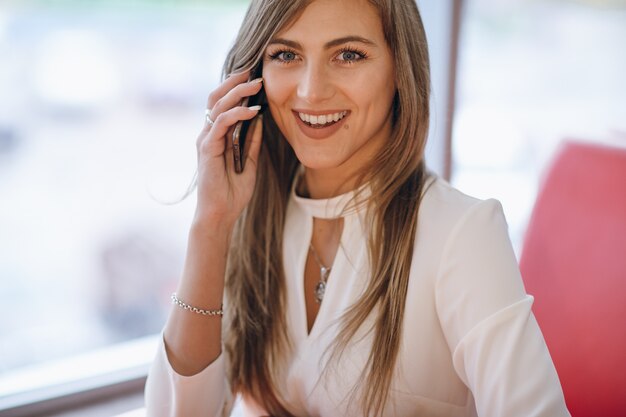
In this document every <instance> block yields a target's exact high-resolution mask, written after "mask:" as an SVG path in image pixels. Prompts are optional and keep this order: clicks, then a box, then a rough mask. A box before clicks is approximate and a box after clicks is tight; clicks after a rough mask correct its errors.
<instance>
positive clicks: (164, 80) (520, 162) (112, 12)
mask: <svg viewBox="0 0 626 417" xmlns="http://www.w3.org/2000/svg"><path fill="white" fill-rule="evenodd" d="M432 1H435V0H432ZM425 2H427V1H422V3H425ZM246 7H247V1H244V0H241V1H233V0H223V1H217V0H213V1H200V0H196V1H192V0H187V1H183V0H127V1H123V0H117V1H115V0H93V1H87V0H82V1H81V0H73V1H71V0H56V1H54V0H47V1H46V0H39V1H36V0H24V1H8V0H0V398H1V397H2V396H3V395H4V396H8V395H10V394H15V393H16V392H20V391H21V390H28V389H29V383H33V384H41V383H45V384H53V383H54V381H55V379H54V378H55V376H54V375H49V376H47V377H43V376H41V374H37V375H39V377H38V379H37V381H35V380H34V379H33V378H20V377H19V375H22V376H23V375H33V374H32V373H29V372H34V370H36V369H38V367H45V365H46V364H50V363H58V361H60V360H63V359H66V358H70V357H73V356H76V355H83V354H89V353H93V352H104V351H106V349H107V348H108V347H113V346H119V345H120V344H122V343H125V342H130V341H133V340H142V338H146V337H147V338H149V339H148V340H151V341H153V340H154V338H155V337H156V335H157V334H158V332H159V331H160V330H161V327H162V326H163V324H164V320H165V317H166V313H167V311H168V309H169V294H170V293H171V291H172V290H173V288H174V287H175V284H176V281H177V279H178V275H179V273H180V271H181V267H182V261H183V256H184V250H185V242H186V234H187V229H188V226H189V222H190V219H191V216H192V211H193V208H194V204H195V201H194V197H193V196H191V197H190V198H188V199H187V200H185V201H184V202H183V203H181V204H178V205H163V204H159V203H158V202H157V201H155V200H165V201H167V200H175V199H177V198H178V197H180V196H181V195H182V194H183V192H184V191H185V190H186V188H187V186H188V185H189V183H190V181H191V179H192V176H193V173H194V170H195V139H196V135H197V133H198V131H199V129H200V128H201V127H202V123H203V112H204V107H205V101H206V96H207V94H208V92H209V91H210V90H211V89H212V88H214V87H215V86H216V85H217V83H218V82H219V78H220V73H221V65H222V63H223V60H224V57H225V54H226V52H227V50H228V48H229V46H230V45H231V42H232V40H233V37H234V34H235V31H236V29H237V28H238V26H239V23H240V22H241V20H242V18H243V13H244V12H245V9H246ZM625 41H626V4H625V2H624V1H618V0H614V1H609V0H597V1H591V0H589V1H582V0H579V1H576V0H560V1H559V0H528V1H522V0H467V1H465V2H464V4H463V14H462V19H461V26H460V44H459V51H458V62H457V72H456V103H455V106H454V119H453V124H452V127H451V129H452V140H451V153H450V155H449V158H450V160H449V161H450V168H451V178H450V180H451V181H452V183H453V184H454V185H455V186H457V187H459V188H460V189H461V190H463V191H464V192H466V193H468V194H471V195H474V196H477V197H480V198H488V197H495V198H498V199H499V200H501V201H502V203H503V205H504V209H505V213H506V216H507V220H508V222H509V227H510V234H511V237H512V241H513V244H514V246H515V248H516V250H517V251H518V255H519V248H520V244H521V242H522V239H523V236H524V230H525V227H526V224H527V222H528V217H529V214H530V210H531V209H532V206H533V203H534V199H535V196H536V193H537V189H538V186H539V184H540V179H541V176H542V173H543V172H544V169H545V166H546V164H547V163H548V162H549V161H550V158H551V157H552V155H553V153H554V150H555V149H557V147H558V146H559V144H560V143H561V141H562V140H563V139H564V138H572V137H573V138H581V139H587V140H592V141H598V142H605V143H611V144H614V145H617V146H622V147H626V133H625V132H626V77H625V76H624V74H626V48H625V47H624V43H625ZM150 354H152V353H151V352H150ZM98 357H99V356H97V355H96V356H91V358H92V359H91V360H90V361H91V362H98V361H99V360H98ZM104 357H105V356H102V358H104ZM147 359H148V360H150V359H151V357H148V358H147ZM103 360H104V359H103ZM144 360H145V358H144ZM100 365H101V366H102V365H103V363H102V362H101V363H100ZM104 366H105V367H106V366H107V365H106V363H105V364H104ZM42 369H43V368H42ZM54 369H55V370H56V371H55V372H56V374H59V372H58V368H54ZM61 373H62V372H61ZM57 376H58V375H57ZM17 381H20V382H19V383H18V382H17ZM29 381H30V382H29ZM42 381H44V382H42Z"/></svg>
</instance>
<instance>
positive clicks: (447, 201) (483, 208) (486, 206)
mask: <svg viewBox="0 0 626 417" xmlns="http://www.w3.org/2000/svg"><path fill="white" fill-rule="evenodd" d="M419 210H420V211H419V224H418V227H419V228H422V229H424V228H426V229H428V230H431V229H435V230H437V231H438V233H442V234H446V233H452V232H453V231H454V230H453V229H454V228H455V227H459V225H460V224H461V223H463V222H464V221H473V220H474V221H475V220H480V219H483V220H487V219H500V218H501V219H503V218H504V214H503V211H502V205H501V204H500V202H499V201H498V200H496V199H487V200H481V199H478V198H476V197H472V196H469V195H467V194H465V193H463V192H461V191H459V190H458V189H456V188H454V187H453V186H452V185H450V184H449V183H448V182H447V181H445V180H444V179H442V178H440V177H437V176H431V177H429V178H428V180H427V181H426V184H425V187H424V191H423V197H422V201H421V203H420V208H419Z"/></svg>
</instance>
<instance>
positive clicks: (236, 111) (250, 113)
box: [197, 106, 261, 156]
mask: <svg viewBox="0 0 626 417" xmlns="http://www.w3.org/2000/svg"><path fill="white" fill-rule="evenodd" d="M260 108H261V106H252V107H241V106H239V107H234V108H232V109H230V110H228V111H225V112H224V113H221V114H220V115H219V116H218V117H217V119H216V120H215V123H214V124H213V127H211V128H210V129H208V128H206V127H205V129H203V133H201V135H200V137H199V138H198V142H197V146H198V150H201V149H202V148H204V149H205V151H206V152H208V153H209V154H210V155H211V156H218V155H222V154H223V153H224V152H225V148H226V146H225V143H224V137H225V136H226V135H227V133H228V132H229V131H231V130H232V127H233V126H234V125H235V124H236V123H237V122H239V121H241V120H250V119H252V118H253V117H254V116H256V115H257V114H258V112H259V110H260ZM227 142H228V141H227Z"/></svg>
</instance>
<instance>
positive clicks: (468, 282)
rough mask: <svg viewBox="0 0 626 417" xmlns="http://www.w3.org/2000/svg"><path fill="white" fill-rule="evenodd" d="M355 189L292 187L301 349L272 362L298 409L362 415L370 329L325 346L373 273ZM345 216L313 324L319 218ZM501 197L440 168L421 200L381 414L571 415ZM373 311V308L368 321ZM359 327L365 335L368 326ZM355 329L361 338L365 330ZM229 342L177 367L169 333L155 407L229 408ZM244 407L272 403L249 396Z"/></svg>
mask: <svg viewBox="0 0 626 417" xmlns="http://www.w3.org/2000/svg"><path fill="white" fill-rule="evenodd" d="M352 196H353V193H347V194H344V195H341V196H338V197H334V198H331V199H324V200H312V199H307V198H302V197H299V196H298V195H296V193H295V189H294V191H292V194H291V198H290V201H289V205H288V209H287V218H286V224H285V231H284V233H285V236H284V237H285V239H284V246H283V251H284V253H283V259H284V267H285V276H286V279H287V286H286V288H287V306H286V308H287V314H288V325H289V329H288V331H289V335H290V337H291V340H292V342H293V346H294V349H293V353H292V354H291V356H289V357H287V358H285V361H284V366H282V367H280V368H281V369H276V373H277V374H278V375H277V377H276V379H275V380H276V381H278V382H277V384H278V391H279V392H278V394H279V395H280V397H281V398H282V399H283V401H284V404H285V405H286V406H287V407H288V408H289V409H290V411H291V413H292V414H294V415H296V416H358V415H361V414H362V412H361V409H360V408H359V406H360V404H359V401H354V400H353V399H351V398H350V395H349V394H350V392H351V389H352V388H353V387H354V386H355V384H356V383H357V381H359V378H360V375H361V370H362V369H363V367H364V364H365V363H366V360H367V357H368V354H369V352H370V347H371V342H372V338H373V335H372V333H370V334H367V335H365V337H364V338H362V339H361V340H359V341H358V342H355V343H354V344H353V345H351V346H350V347H349V348H348V350H346V352H345V354H344V355H343V356H342V359H341V361H340V362H339V363H338V364H337V366H336V367H333V368H331V371H330V372H328V373H326V374H324V375H323V376H322V370H323V364H322V363H321V362H322V361H321V358H322V354H323V353H324V351H325V349H326V348H327V347H328V346H329V345H330V344H332V342H333V340H334V338H335V336H336V334H337V332H338V329H339V324H338V320H337V319H338V318H339V317H340V316H341V315H342V313H343V312H344V311H346V309H347V308H348V307H349V306H350V305H352V304H353V303H354V302H355V300H356V299H357V298H358V296H359V295H360V294H361V293H362V291H363V289H364V288H365V285H366V283H367V280H368V276H369V271H368V268H369V266H368V262H367V247H366V240H367V239H366V230H367V229H366V227H367V219H366V218H365V209H364V206H363V205H361V206H360V207H359V206H356V207H355V206H354V205H353V206H352V207H350V208H348V210H347V212H342V209H344V208H346V206H347V204H348V202H349V201H350V199H351V197H352ZM339 216H343V217H344V227H343V232H342V236H341V243H340V245H339V249H338V252H337V255H336V257H335V261H334V264H333V268H332V270H331V273H330V276H329V278H328V285H327V287H326V293H325V296H324V301H323V302H322V304H321V307H320V310H319V313H318V315H317V318H316V320H315V323H314V325H313V327H312V329H311V332H310V334H307V316H306V307H305V301H304V269H305V262H306V257H307V254H308V247H309V243H310V241H311V235H312V226H313V218H314V217H316V218H336V217H339ZM532 304H533V297H532V296H529V295H527V294H526V292H525V290H524V286H523V283H522V279H521V276H520V273H519V270H518V266H517V261H516V259H515V256H514V253H513V250H512V248H511V243H510V240H509V237H508V232H507V224H506V221H505V218H504V215H503V212H502V207H501V205H500V203H499V202H498V201H496V200H486V201H481V200H477V199H474V198H472V197H469V196H466V195H464V194H462V193H461V192H459V191H457V190H455V189H454V188H452V187H451V186H450V185H449V184H447V183H446V182H445V181H443V180H441V179H434V180H433V182H432V184H431V186H430V187H428V188H427V190H426V192H425V194H424V197H423V200H422V203H421V206H420V212H419V221H418V227H417V234H416V238H415V247H414V253H413V261H412V264H411V275H410V282H409V287H408V295H407V300H406V309H405V319H404V324H403V326H404V327H403V334H402V339H401V345H400V351H399V353H398V360H397V363H396V368H395V373H394V377H393V382H392V387H391V392H390V400H389V401H388V402H387V406H386V409H385V413H384V415H385V416H402V417H406V416H428V417H438V416H441V417H444V416H445V417H457V416H458V417H461V416H463V417H470V416H481V417H517V416H519V417H533V416H535V417H538V416H543V417H560V416H569V412H568V411H567V409H566V406H565V402H564V398H563V393H562V390H561V386H560V383H559V379H558V377H557V374H556V371H555V369H554V366H553V364H552V360H551V358H550V354H549V352H548V350H547V348H546V345H545V342H544V340H543V336H542V334H541V331H540V330H539V327H538V326H537V322H536V321H535V318H534V316H533V314H532V312H531V306H532ZM373 318H374V315H372V316H370V321H369V322H367V323H365V326H364V327H367V324H369V323H371V322H372V320H373ZM363 334H364V332H361V333H360V335H363ZM358 336H359V334H357V340H358V339H359V337H358ZM227 360H228V359H227V357H226V354H225V353H222V354H221V355H220V357H218V358H217V359H216V360H215V361H214V362H213V363H212V364H210V365H209V366H208V367H206V368H205V369H204V370H202V371H201V372H199V373H198V374H196V375H193V376H189V377H185V376H182V375H179V374H177V373H176V372H175V371H174V370H173V369H172V367H171V365H170V364H169V362H168V359H167V355H166V353H165V348H164V344H163V341H162V340H161V342H160V345H159V347H158V352H157V355H156V359H155V360H154V362H153V365H152V368H151V370H150V373H149V376H148V381H147V384H146V392H145V394H146V407H147V410H148V416H151V417H152V416H155V417H161V416H227V415H229V414H230V411H231V408H232V403H233V399H232V398H231V397H232V395H231V393H230V389H229V388H228V383H227V381H226V377H225V368H226V361H227ZM243 409H244V415H246V416H263V415H267V413H266V412H264V411H263V410H262V409H261V408H260V407H259V406H258V405H257V404H256V403H255V402H254V401H253V400H251V399H250V398H245V397H244V398H243Z"/></svg>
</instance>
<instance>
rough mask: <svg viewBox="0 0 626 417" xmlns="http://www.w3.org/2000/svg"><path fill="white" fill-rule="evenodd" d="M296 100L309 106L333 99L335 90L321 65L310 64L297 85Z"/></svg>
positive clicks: (328, 75)
mask: <svg viewBox="0 0 626 417" xmlns="http://www.w3.org/2000/svg"><path fill="white" fill-rule="evenodd" d="M297 94H298V98H300V99H302V100H304V101H306V102H307V103H310V104H315V103H321V102H324V101H326V100H328V99H330V98H332V97H333V95H334V94H335V88H334V86H333V82H332V79H331V77H330V74H329V73H328V71H327V68H326V67H325V66H324V65H323V64H316V63H310V64H309V65H307V66H306V67H305V69H304V71H303V73H302V76H301V79H300V81H299V83H298V90H297Z"/></svg>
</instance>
